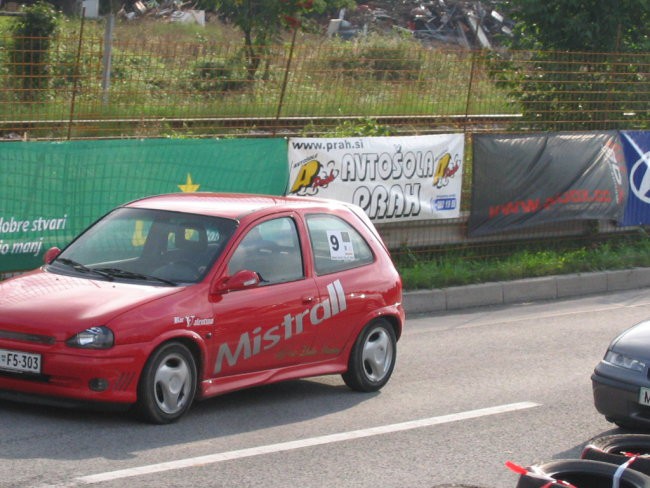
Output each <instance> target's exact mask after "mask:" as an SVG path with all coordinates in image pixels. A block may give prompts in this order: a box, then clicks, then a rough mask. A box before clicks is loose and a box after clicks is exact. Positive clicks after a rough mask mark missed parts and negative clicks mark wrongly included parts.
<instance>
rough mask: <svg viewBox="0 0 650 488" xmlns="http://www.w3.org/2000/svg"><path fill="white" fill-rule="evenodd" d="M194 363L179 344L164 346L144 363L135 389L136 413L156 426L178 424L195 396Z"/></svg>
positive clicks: (195, 375)
mask: <svg viewBox="0 0 650 488" xmlns="http://www.w3.org/2000/svg"><path fill="white" fill-rule="evenodd" d="M196 378H197V374H196V361H195V360H194V356H192V353H191V352H190V351H189V350H188V349H187V347H185V346H184V345H183V344H181V343H180V342H168V343H166V344H163V345H162V346H160V347H159V348H158V349H156V350H155V351H154V353H153V354H152V355H151V356H150V357H149V359H148V360H147V364H146V365H145V367H144V370H143V372H142V378H141V379H140V384H139V386H138V405H137V407H138V411H139V413H140V415H141V416H142V417H143V418H144V419H145V420H148V421H150V422H153V423H156V424H167V423H170V422H174V421H175V420H178V419H179V418H180V417H181V416H182V415H183V414H184V413H185V412H186V411H187V410H188V409H189V408H190V406H191V405H192V401H193V400H194V394H195V393H196Z"/></svg>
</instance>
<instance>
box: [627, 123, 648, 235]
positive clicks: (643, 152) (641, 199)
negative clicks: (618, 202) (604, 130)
mask: <svg viewBox="0 0 650 488" xmlns="http://www.w3.org/2000/svg"><path fill="white" fill-rule="evenodd" d="M621 143H622V144H623V152H624V154H625V161H626V162H627V172H628V175H629V179H630V191H629V193H628V197H627V205H626V207H625V214H624V216H623V221H622V222H621V225H624V226H627V225H648V224H650V131H623V132H621Z"/></svg>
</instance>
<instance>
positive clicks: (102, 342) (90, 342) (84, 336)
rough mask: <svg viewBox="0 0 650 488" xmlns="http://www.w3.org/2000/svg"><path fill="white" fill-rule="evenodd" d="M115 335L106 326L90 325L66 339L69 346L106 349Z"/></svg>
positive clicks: (111, 344)
mask: <svg viewBox="0 0 650 488" xmlns="http://www.w3.org/2000/svg"><path fill="white" fill-rule="evenodd" d="M114 342H115V337H114V336H113V331H112V330H111V329H109V328H108V327H106V326H103V325H102V326H101V327H90V328H88V329H86V330H84V331H83V332H79V333H78V334H77V335H75V336H73V337H71V338H70V339H68V340H67V341H66V344H67V345H68V346H70V347H79V348H82V349H108V348H109V347H113V344H114Z"/></svg>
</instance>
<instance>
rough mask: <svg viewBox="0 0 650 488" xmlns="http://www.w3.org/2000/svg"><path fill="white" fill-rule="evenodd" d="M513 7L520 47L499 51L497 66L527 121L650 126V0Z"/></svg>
mask: <svg viewBox="0 0 650 488" xmlns="http://www.w3.org/2000/svg"><path fill="white" fill-rule="evenodd" d="M512 5H513V11H512V13H511V16H512V18H513V19H515V20H516V22H517V24H516V29H515V33H516V36H515V38H514V39H513V42H512V47H514V48H517V49H518V51H511V52H509V53H499V54H495V55H494V56H493V60H492V62H491V66H490V67H491V74H492V76H493V77H494V78H495V79H496V80H497V82H498V84H499V86H501V87H504V88H506V89H508V90H509V92H510V94H511V95H512V96H513V97H514V98H516V99H518V100H519V102H520V103H521V106H522V112H523V120H522V122H523V123H524V124H526V125H527V126H528V127H534V128H539V129H545V130H584V129H629V128H643V127H645V126H646V125H647V122H646V121H647V118H648V115H649V114H648V109H647V92H648V80H647V78H646V77H645V76H644V75H643V66H644V65H645V64H647V61H644V59H647V57H648V51H649V50H650V38H649V35H650V32H649V29H648V25H650V2H648V0H619V1H618V2H612V1H611V0H543V1H540V0H512ZM612 5H615V7H616V8H615V10H613V9H612ZM522 49H526V50H529V51H528V52H523V51H521V50H522Z"/></svg>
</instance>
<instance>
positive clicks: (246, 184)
mask: <svg viewBox="0 0 650 488" xmlns="http://www.w3.org/2000/svg"><path fill="white" fill-rule="evenodd" d="M288 171H289V170H288V165H287V146H286V141H285V140H284V139H226V140H203V139H192V140H189V139H147V140H127V141H124V140H119V141H113V140H109V141H74V142H63V143H61V142H59V143H49V142H11V143H1V144H0V188H1V190H0V191H1V193H0V273H1V272H8V271H22V270H27V269H32V268H35V267H38V266H39V265H40V264H42V262H43V261H42V260H43V254H44V253H45V251H46V250H47V249H48V248H50V247H52V246H58V247H63V246H65V245H66V244H67V243H68V242H70V240H71V239H72V238H73V237H74V236H76V235H77V234H78V233H79V232H81V231H82V230H83V229H84V228H86V227H87V226H88V225H89V224H91V223H92V222H94V221H95V220H96V219H98V218H99V217H101V216H102V215H103V214H105V213H106V212H108V211H109V210H110V209H112V208H113V207H116V206H118V205H120V204H122V203H125V202H128V201H130V200H135V199H137V198H141V197H144V196H148V195H155V194H161V193H174V192H195V191H219V192H244V193H257V194H269V195H283V194H284V192H285V189H286V186H287V181H288V176H289V175H288Z"/></svg>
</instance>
